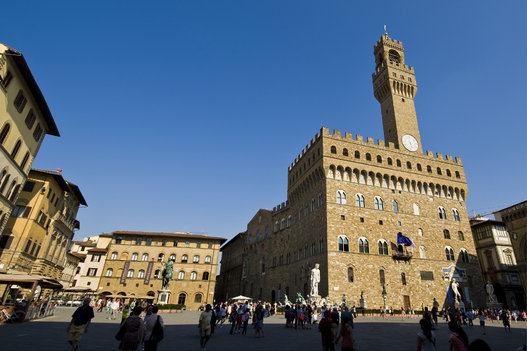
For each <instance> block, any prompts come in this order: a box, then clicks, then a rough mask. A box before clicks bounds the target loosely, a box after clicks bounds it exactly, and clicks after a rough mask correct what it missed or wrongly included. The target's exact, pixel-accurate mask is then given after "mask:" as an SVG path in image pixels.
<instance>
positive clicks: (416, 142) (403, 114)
mask: <svg viewBox="0 0 527 351" xmlns="http://www.w3.org/2000/svg"><path fill="white" fill-rule="evenodd" d="M373 53H374V55H375V64H376V67H375V73H373V75H372V79H373V94H374V95H375V98H376V99H377V100H378V101H379V102H380V104H381V113H382V121H383V129H384V140H385V142H386V143H390V142H391V143H394V144H395V147H397V148H403V147H404V149H406V150H408V151H412V152H416V151H417V152H419V153H422V152H423V149H422V146H421V137H420V135H419V127H418V125H417V115H416V113H415V105H414V96H415V94H416V93H417V84H416V81H415V72H414V68H413V67H408V66H406V65H405V64H404V48H403V44H402V43H401V42H400V41H397V40H393V39H391V38H390V37H388V34H387V33H385V34H384V35H383V36H382V37H381V38H380V39H379V41H377V43H376V44H375V46H374V50H373Z"/></svg>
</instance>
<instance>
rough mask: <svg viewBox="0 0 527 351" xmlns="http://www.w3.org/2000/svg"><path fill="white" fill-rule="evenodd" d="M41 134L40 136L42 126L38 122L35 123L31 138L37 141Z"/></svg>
mask: <svg viewBox="0 0 527 351" xmlns="http://www.w3.org/2000/svg"><path fill="white" fill-rule="evenodd" d="M41 136H42V127H41V126H40V123H39V124H37V126H36V127H35V131H34V132H33V139H35V141H39V140H40V137H41Z"/></svg>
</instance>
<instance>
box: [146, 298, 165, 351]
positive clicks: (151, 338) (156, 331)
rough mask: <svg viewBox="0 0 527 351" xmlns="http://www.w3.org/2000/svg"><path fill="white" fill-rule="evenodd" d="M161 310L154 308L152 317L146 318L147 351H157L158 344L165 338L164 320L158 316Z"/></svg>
mask: <svg viewBox="0 0 527 351" xmlns="http://www.w3.org/2000/svg"><path fill="white" fill-rule="evenodd" d="M158 311H159V308H158V307H157V306H152V315H151V316H150V317H149V318H146V319H145V321H144V323H145V351H156V350H157V344H158V343H159V342H160V341H161V340H163V338H164V335H165V333H164V328H165V324H164V322H163V318H162V317H161V316H160V315H158V314H157V312H158Z"/></svg>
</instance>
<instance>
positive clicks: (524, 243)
mask: <svg viewBox="0 0 527 351" xmlns="http://www.w3.org/2000/svg"><path fill="white" fill-rule="evenodd" d="M494 216H495V217H496V220H498V221H503V222H504V223H505V226H506V227H507V230H508V232H509V234H510V236H511V243H512V248H513V250H514V254H515V256H516V260H517V263H518V271H519V272H520V279H521V281H522V285H523V291H524V292H527V201H523V202H520V203H517V204H515V205H512V206H510V207H507V208H504V209H503V210H499V211H497V212H495V213H494ZM526 304H527V301H524V306H525V305H526Z"/></svg>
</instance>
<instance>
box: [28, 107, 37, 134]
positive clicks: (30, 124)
mask: <svg viewBox="0 0 527 351" xmlns="http://www.w3.org/2000/svg"><path fill="white" fill-rule="evenodd" d="M36 119H37V116H35V112H33V109H31V110H29V112H28V114H27V116H26V120H25V122H26V126H27V128H28V129H31V128H33V124H35V121H36Z"/></svg>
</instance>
